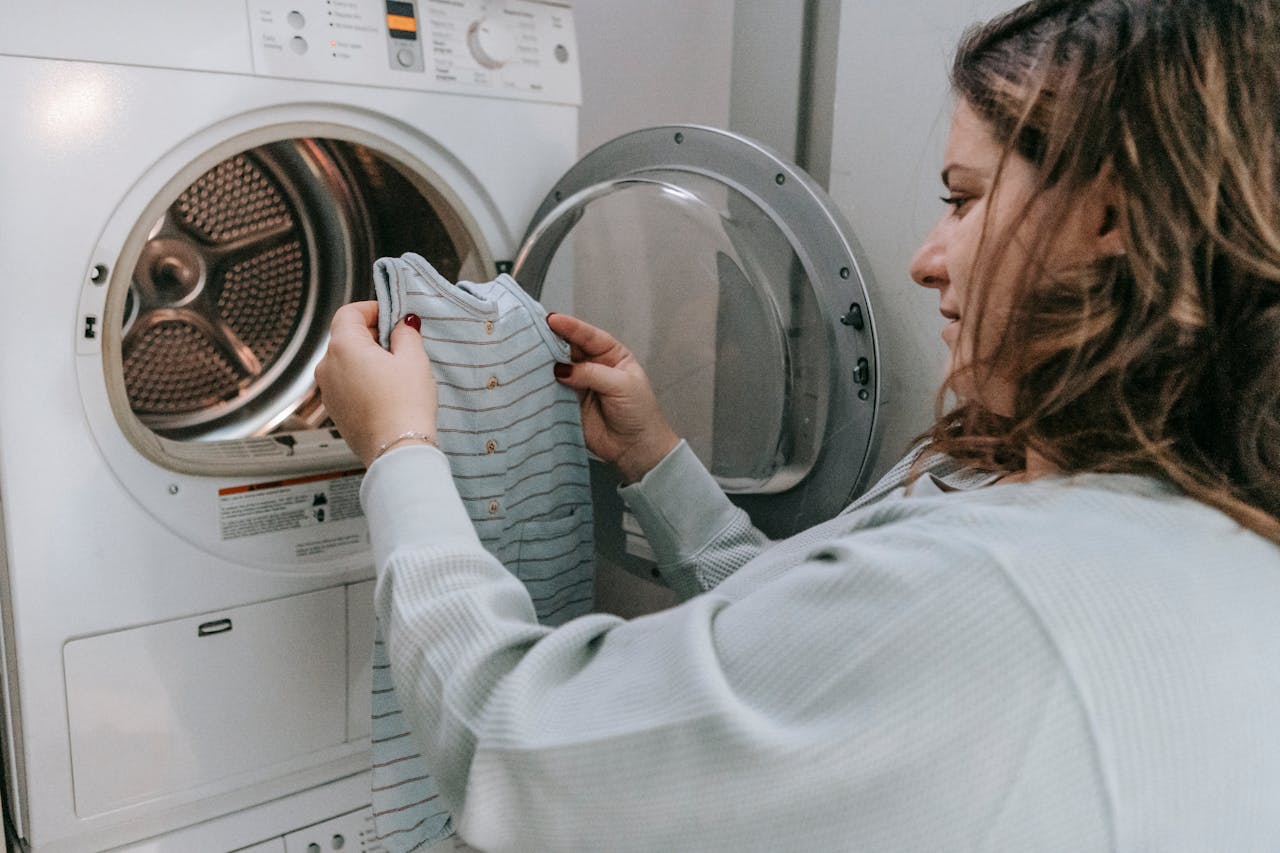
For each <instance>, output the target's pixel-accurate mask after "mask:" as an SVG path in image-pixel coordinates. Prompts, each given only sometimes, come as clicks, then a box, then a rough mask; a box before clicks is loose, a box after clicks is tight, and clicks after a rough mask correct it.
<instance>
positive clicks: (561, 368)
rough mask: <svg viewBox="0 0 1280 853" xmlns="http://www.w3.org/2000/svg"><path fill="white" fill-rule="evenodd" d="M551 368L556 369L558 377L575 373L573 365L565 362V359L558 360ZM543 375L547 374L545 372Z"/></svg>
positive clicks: (561, 377)
mask: <svg viewBox="0 0 1280 853" xmlns="http://www.w3.org/2000/svg"><path fill="white" fill-rule="evenodd" d="M551 369H552V370H553V371H555V374H556V378H557V379H564V378H565V377H566V376H568V375H569V374H570V373H573V365H572V364H565V363H564V362H563V361H557V362H556V366H555V367H553V368H551ZM543 375H544V376H545V375H546V374H545V373H544V374H543Z"/></svg>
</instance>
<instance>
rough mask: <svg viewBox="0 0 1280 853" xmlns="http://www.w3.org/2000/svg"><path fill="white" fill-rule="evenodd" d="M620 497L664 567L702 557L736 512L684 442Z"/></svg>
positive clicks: (622, 489) (621, 490)
mask: <svg viewBox="0 0 1280 853" xmlns="http://www.w3.org/2000/svg"><path fill="white" fill-rule="evenodd" d="M618 494H619V495H621V497H622V499H623V500H624V501H625V502H626V504H627V507H628V508H629V509H630V510H631V511H632V512H633V513H635V516H636V520H637V521H639V522H640V526H641V528H642V529H643V530H644V535H645V538H646V539H647V540H648V541H649V545H650V547H652V548H653V554H654V558H655V559H656V561H657V563H658V565H659V566H671V565H674V564H676V563H681V562H684V561H686V560H688V559H690V558H691V557H694V556H695V555H697V554H698V553H699V552H700V551H702V549H703V548H705V547H706V546H707V545H708V544H709V543H710V542H711V540H713V539H714V538H715V537H716V536H717V535H719V534H720V533H721V532H722V531H723V530H724V529H725V527H727V526H728V525H729V523H730V522H731V521H733V518H734V514H735V507H734V506H733V504H732V503H730V502H729V499H728V498H727V497H725V494H724V491H722V490H721V488H720V486H719V484H718V483H716V481H715V478H713V477H712V476H711V473H710V472H709V471H707V469H706V468H705V467H704V466H703V464H702V462H701V461H700V460H699V459H698V457H697V456H696V455H695V454H694V452H693V450H692V449H691V448H690V447H689V444H688V443H687V442H686V441H685V440H684V439H681V440H680V443H679V444H677V445H676V446H675V448H674V449H672V451H671V452H670V453H668V454H667V455H666V456H665V457H663V459H662V461H661V462H659V463H658V464H657V465H655V466H654V467H653V468H652V469H650V471H649V472H648V473H647V474H645V475H644V477H643V478H641V480H640V482H638V483H633V484H631V485H629V486H622V487H621V488H619V489H618Z"/></svg>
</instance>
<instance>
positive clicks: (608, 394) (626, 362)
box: [547, 314, 680, 483]
mask: <svg viewBox="0 0 1280 853" xmlns="http://www.w3.org/2000/svg"><path fill="white" fill-rule="evenodd" d="M547 325H548V326H550V327H551V331H553V332H555V333H556V334H557V335H559V336H560V337H562V338H564V339H565V340H567V341H568V342H569V345H570V348H571V354H572V358H573V362H574V363H573V364H572V365H567V364H557V365H556V378H557V379H558V380H559V381H560V382H561V383H563V384H565V385H568V386H569V387H570V388H573V389H574V390H576V391H577V392H578V400H579V401H580V406H581V408H582V432H583V436H584V438H585V439H586V442H587V449H588V450H590V451H591V452H592V453H594V454H595V455H596V456H598V457H600V458H601V459H603V460H604V461H606V462H610V463H612V464H613V465H614V467H616V468H617V469H618V473H619V474H621V475H622V481H623V483H634V482H637V481H638V480H639V479H640V478H641V477H643V476H644V475H645V474H646V473H648V471H649V469H651V468H653V466H655V465H657V464H658V463H659V462H661V461H662V459H663V457H664V456H666V455H667V454H668V453H670V452H671V449H672V448H674V447H675V446H676V444H678V443H679V441H680V438H679V436H677V435H676V434H675V431H674V430H672V429H671V425H670V424H669V423H667V419H666V417H664V416H663V414H662V408H661V407H660V406H659V405H658V398H657V397H655V396H654V393H653V386H651V385H650V384H649V377H647V376H646V375H645V372H644V369H643V368H642V367H640V363H639V362H638V361H636V358H635V356H633V355H632V354H631V351H630V350H628V349H627V348H626V347H624V346H623V345H622V344H620V343H618V342H617V341H616V340H615V339H614V338H613V336H612V335H610V334H609V333H608V332H606V331H604V330H603V329H598V328H596V327H595V326H592V325H591V324H589V323H585V322H583V321H582V320H579V319H577V318H576V317H571V316H569V315H568V314H550V315H548V316H547Z"/></svg>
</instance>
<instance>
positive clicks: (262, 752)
mask: <svg viewBox="0 0 1280 853" xmlns="http://www.w3.org/2000/svg"><path fill="white" fill-rule="evenodd" d="M578 73H579V71H578V67H577V45H576V43H575V39H574V31H573V22H572V11H571V9H570V8H569V7H568V6H567V5H566V4H564V3H560V2H552V0H411V1H410V2H405V0H386V2H383V0H325V2H323V3H322V2H320V0H247V2H246V0H210V2H206V3H201V4H173V3H162V2H159V0H122V2H119V3H113V4H99V3H88V2H81V3H73V2H65V1H64V2H48V3H38V4H37V3H27V4H23V5H22V6H21V7H20V8H16V9H12V10H10V17H9V20H8V21H7V22H6V27H5V28H4V29H3V31H0V76H2V77H3V79H4V80H5V81H6V85H5V86H4V87H3V89H2V90H0V186H3V187H4V188H5V189H4V192H3V193H0V234H3V235H4V238H3V243H2V244H0V333H3V340H4V346H5V347H7V348H8V353H9V356H8V357H7V358H5V359H4V360H3V362H2V363H0V521H2V522H3V536H4V539H3V541H4V549H3V557H4V563H3V567H2V568H3V571H0V594H2V599H0V601H2V610H0V615H2V616H3V632H2V633H0V656H2V657H3V664H4V665H3V676H4V677H3V681H2V682H0V685H2V687H3V704H4V729H3V738H2V739H0V744H2V751H3V754H4V771H5V786H4V799H5V819H6V827H7V830H8V832H9V834H10V835H11V838H12V842H11V843H12V844H13V845H14V846H15V848H16V849H20V850H30V851H39V853H88V851H104V850H117V851H132V852H133V853H143V851H147V853H168V852H169V851H184V853H186V851H213V852H214V853H217V851H231V850H253V851H255V853H260V851H273V853H281V851H283V853H297V852H298V851H307V853H313V851H316V850H329V849H334V850H336V849H348V850H350V849H355V850H369V851H373V850H376V849H377V845H376V843H375V842H374V841H373V839H372V837H371V835H370V830H369V827H368V824H367V819H368V817H369V812H368V803H369V779H368V772H367V770H368V764H369V732H370V726H369V688H370V678H369V661H370V654H371V644H372V631H373V626H372V624H371V623H372V580H371V578H372V575H373V570H372V566H371V563H370V557H369V553H368V535H367V530H366V526H365V522H364V519H363V518H362V516H361V510H360V507H359V503H358V488H359V482H360V477H361V475H362V471H361V470H360V468H359V463H358V462H357V460H356V459H355V457H354V455H352V454H351V452H350V451H349V449H348V448H347V447H346V445H345V443H344V442H343V441H342V439H341V436H340V435H338V434H337V433H336V432H335V431H334V430H333V429H332V427H331V426H330V425H329V423H328V422H327V420H326V416H325V413H324V409H323V405H322V403H321V401H319V399H318V398H317V395H316V393H315V389H314V386H313V382H312V371H313V368H314V365H315V363H316V362H317V361H318V359H319V358H320V357H321V355H322V353H323V350H324V347H325V345H326V342H327V334H326V333H327V326H328V321H329V317H330V316H331V315H332V313H333V311H334V310H336V308H337V307H338V306H339V305H341V304H343V303H344V302H347V301H350V300H352V299H359V298H365V297H367V296H368V294H369V287H370V273H369V270H370V265H371V263H372V260H373V259H375V258H376V257H379V256H384V255H396V254H400V253H403V252H405V251H410V250H412V251H416V252H419V253H420V254H423V255H425V256H426V257H427V258H428V260H429V261H430V262H431V263H432V264H433V265H435V266H436V267H437V268H438V269H440V270H441V271H442V272H443V273H444V274H445V275H447V276H449V277H451V278H455V279H457V278H470V279H475V280H487V279H489V278H492V277H493V276H494V275H495V274H496V273H497V272H499V271H506V270H507V269H508V268H509V267H511V266H513V265H514V268H515V275H516V277H517V280H519V281H521V282H522V283H523V284H524V285H525V286H526V288H528V289H529V290H530V291H531V292H532V293H533V294H534V295H535V296H538V297H540V298H541V299H542V300H543V301H544V303H545V304H547V306H548V307H549V308H551V309H552V310H566V311H573V312H575V313H577V314H579V315H580V316H583V317H585V318H586V319H588V320H591V321H593V322H597V323H599V324H600V325H602V326H604V327H606V328H608V329H610V330H611V331H613V332H615V334H617V335H618V337H620V338H621V339H622V340H624V341H626V342H627V343H628V344H629V345H630V346H631V347H632V349H633V350H635V351H636V352H637V354H638V355H639V356H640V358H641V359H642V362H643V363H645V364H646V367H647V369H648V370H649V372H650V375H651V376H652V377H653V379H654V382H655V385H656V386H657V390H658V392H659V395H660V398H661V399H662V401H663V403H664V405H665V406H666V408H667V409H668V412H669V413H670V415H671V417H672V419H673V421H674V422H675V424H676V426H677V428H678V429H679V430H680V431H681V432H682V434H684V435H686V436H687V437H688V438H689V440H690V443H691V444H692V445H693V447H694V448H695V449H696V451H697V452H698V453H699V454H700V455H701V456H702V458H703V460H704V461H705V462H706V463H707V464H708V466H709V467H710V469H711V470H712V472H713V473H714V474H715V475H716V476H717V477H718V478H719V480H720V482H721V483H722V484H723V485H724V486H725V488H726V491H728V492H729V493H730V494H731V496H732V497H733V498H734V499H735V500H737V501H738V502H739V503H741V504H742V505H743V506H744V507H746V508H747V509H748V511H749V512H751V513H752V515H753V517H754V518H755V519H756V521H757V523H758V524H760V525H761V526H762V527H764V528H765V529H766V530H767V531H769V532H770V533H771V534H775V535H783V534H785V533H788V532H791V531H792V530H794V529H797V528H799V527H802V526H805V525H807V524H810V523H812V522H814V521H817V520H819V519H821V518H825V517H827V516H829V515H831V514H832V513H834V512H835V511H836V510H838V509H839V508H840V507H841V506H843V504H844V503H845V502H846V501H847V500H848V498H849V497H850V496H851V495H853V494H855V493H856V492H857V491H858V490H859V489H860V488H861V486H862V485H863V484H864V482H865V480H866V478H867V476H868V475H869V473H870V468H871V464H870V461H869V460H871V459H872V457H873V456H874V453H875V449H876V445H877V438H878V434H879V426H878V422H879V414H878V408H877V407H878V403H879V389H880V375H881V361H880V357H879V352H878V349H877V343H876V337H875V334H874V316H873V315H874V312H873V307H872V305H871V304H870V303H869V297H868V293H869V290H868V286H867V284H868V282H867V277H868V276H867V267H866V264H865V262H864V261H863V260H862V258H861V257H860V253H859V250H858V248H857V245H856V241H855V240H854V239H853V238H852V236H851V235H850V234H849V230H848V227H847V226H846V225H845V224H844V223H843V220H842V219H841V217H840V215H839V213H838V212H837V211H836V210H835V208H834V207H833V206H832V205H831V203H830V202H829V201H827V200H826V198H825V196H824V195H823V194H822V192H821V190H820V189H818V187H817V186H816V185H815V184H814V183H813V182H812V181H811V180H810V179H809V178H808V177H807V176H806V175H805V174H804V173H803V172H801V171H800V170H799V169H797V168H796V167H794V166H792V165H790V164H789V163H786V162H784V161H783V160H781V159H780V158H778V157H777V156H776V155H774V154H773V153H771V152H770V151H768V150H767V149H765V148H763V147H761V146H759V145H757V144H755V143H752V142H751V141H749V140H746V139H743V138H741V137H739V136H736V135H734V134H731V133H727V132H724V131H718V130H713V129H708V128H699V127H668V128H654V129H650V130H646V131H640V132H638V133H635V134H630V135H628V136H625V137H623V138H621V139H619V140H616V141H615V142H613V143H610V144H609V145H606V146H604V147H603V148H601V149H599V150H597V151H596V152H593V153H592V154H590V155H588V157H587V158H585V159H584V160H582V161H581V162H580V163H577V164H576V165H575V163H574V160H575V156H576V155H575V151H576V144H577V138H576V137H577V104H578V102H579V97H580V96H579V82H578ZM548 188H550V191H549V192H548ZM530 223H532V224H530ZM522 234H523V235H524V238H525V239H521V235H522ZM593 481H594V483H595V486H596V489H595V496H596V499H597V505H598V511H597V519H598V529H597V540H598V541H600V542H601V543H602V544H601V549H602V553H601V555H600V558H601V559H602V560H610V561H614V562H616V563H617V564H619V565H621V566H622V567H623V568H625V569H627V570H629V571H632V572H636V573H638V574H641V575H646V576H647V575H648V574H649V573H650V572H651V571H652V565H651V563H650V562H649V561H648V556H649V554H648V550H647V545H646V543H645V542H644V539H643V536H642V535H641V534H640V533H639V531H638V530H637V529H635V525H634V524H633V523H632V522H631V520H630V519H629V517H628V516H627V514H626V512H625V511H624V510H623V508H622V507H621V505H620V503H619V502H618V500H617V497H616V493H615V492H614V490H613V488H612V487H613V485H614V484H613V482H612V481H611V479H610V475H609V474H608V472H607V471H606V470H604V467H603V466H594V467H593ZM313 845H314V846H313Z"/></svg>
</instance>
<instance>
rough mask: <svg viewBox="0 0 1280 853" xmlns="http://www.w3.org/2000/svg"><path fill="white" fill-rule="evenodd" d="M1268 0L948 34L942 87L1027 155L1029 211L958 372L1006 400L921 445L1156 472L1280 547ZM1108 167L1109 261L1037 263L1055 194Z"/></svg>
mask: <svg viewBox="0 0 1280 853" xmlns="http://www.w3.org/2000/svg"><path fill="white" fill-rule="evenodd" d="M1278 2H1280V0H1077V2H1066V0H1034V2H1030V3H1027V4H1025V5H1023V6H1021V7H1019V8H1018V9H1015V10H1014V11H1012V12H1010V13H1008V14H1006V15H1003V16H1001V17H999V18H997V19H995V20H993V21H991V22H990V23H988V24H986V25H983V26H979V27H976V28H974V29H972V30H970V31H969V32H968V33H967V34H966V35H965V37H964V38H963V40H962V42H961V44H960V46H959V49H958V51H957V55H956V58H955V62H954V66H953V69H952V84H953V88H954V90H955V93H956V95H957V97H959V98H962V99H963V100H964V101H965V102H966V103H968V104H969V105H970V106H971V107H972V108H973V109H974V110H975V112H976V113H977V114H978V115H979V116H981V117H982V118H983V119H984V120H985V122H986V123H987V124H988V125H989V127H990V129H991V130H992V132H993V134H994V136H995V138H996V139H997V141H998V142H999V143H1001V144H1002V145H1003V146H1004V147H1005V155H1004V157H1005V161H1002V162H1007V160H1008V158H1010V157H1020V158H1023V159H1025V160H1027V161H1028V162H1030V163H1031V164H1032V165H1033V166H1034V167H1035V175H1036V182H1037V186H1036V188H1035V190H1036V191H1035V193H1034V194H1033V196H1034V198H1035V199H1036V203H1037V204H1038V205H1039V206H1038V208H1037V209H1038V210H1039V211H1041V215H1039V216H1038V218H1037V219H1036V220H1035V222H1036V223H1037V225H1036V228H1035V235H1034V237H1033V238H1032V240H1031V242H1030V244H1029V248H1028V251H1027V256H1028V258H1030V260H1029V261H1028V262H1027V263H1026V264H1024V265H1023V266H1022V269H1021V273H1020V274H1019V275H1018V276H1017V277H1016V279H1017V280H1016V281H1013V282H1002V283H1001V287H1005V286H1008V287H1011V288H1012V293H1013V294H1014V296H1013V308H1012V312H1011V314H1010V321H1009V322H1008V323H1007V325H1006V327H1005V328H1004V329H1002V330H1000V331H999V333H998V335H997V339H996V340H993V341H991V342H990V343H991V344H992V345H991V346H989V347H987V348H982V347H975V350H974V351H975V352H982V353H989V354H990V355H989V357H984V359H983V360H982V361H981V362H980V363H977V364H975V365H973V366H972V367H971V368H968V369H970V370H972V371H973V373H974V377H973V379H976V381H977V383H978V385H977V387H978V388H979V389H981V387H982V386H981V382H983V381H990V380H991V378H992V377H993V376H994V375H996V374H997V373H998V374H999V375H1001V376H1004V377H1009V376H1012V377H1016V378H1015V379H1014V385H1015V388H1014V401H1013V407H1012V412H1008V413H1002V414H1000V415H997V414H995V413H993V412H991V411H988V410H986V409H984V408H983V407H982V405H981V404H980V403H978V402H976V401H975V400H976V399H979V398H981V396H982V394H981V393H980V391H979V393H977V394H974V395H973V396H972V397H971V398H970V399H969V401H967V402H966V401H964V400H961V402H960V404H959V405H958V406H957V407H956V408H954V409H952V410H951V411H949V412H947V413H946V414H944V415H942V416H941V417H940V418H939V420H938V422H937V423H936V424H935V426H934V428H933V430H932V431H931V432H930V433H929V434H928V435H929V438H931V440H932V441H933V449H934V450H937V451H940V452H943V453H946V454H949V455H951V456H954V457H956V458H958V459H960V460H963V461H965V462H967V463H969V464H971V465H974V466H976V467H980V468H984V469H987V470H992V471H1007V472H1014V471H1017V470H1019V469H1021V468H1022V467H1023V466H1024V465H1025V460H1026V454H1027V452H1028V451H1031V450H1034V451H1035V452H1036V453H1038V454H1040V455H1042V456H1043V457H1045V458H1046V459H1047V460H1048V461H1049V462H1051V463H1053V464H1055V465H1056V466H1057V467H1058V468H1060V469H1061V470H1063V471H1064V472H1068V473H1074V472H1084V471H1099V472H1127V473H1136V474H1144V475H1153V476H1157V477H1159V478H1162V479H1164V480H1166V481H1168V482H1171V483H1173V484H1174V485H1176V486H1177V487H1178V488H1179V489H1180V490H1182V491H1183V492H1184V493H1186V494H1188V495H1190V496H1192V497H1194V498H1196V499H1198V500H1200V501H1203V502H1204V503H1206V504H1209V505H1211V506H1214V507H1217V508H1219V509H1221V510H1222V511H1223V512H1225V513H1227V514H1228V515H1230V516H1231V517H1233V518H1234V519H1236V520H1237V521H1238V522H1240V523H1241V524H1242V525H1244V526H1246V527H1248V528H1250V529H1252V530H1254V531H1257V532H1258V533H1260V534H1262V535H1263V536H1266V537H1268V538H1270V539H1272V540H1274V541H1277V542H1280V184H1278V181H1280V127H1278V125H1280V8H1278ZM999 178H1000V176H999V173H997V177H996V180H997V182H998V181H999ZM1104 179H1105V180H1106V181H1108V182H1110V186H1113V187H1114V189H1115V191H1116V192H1115V198H1117V199H1118V202H1117V209H1115V210H1114V214H1115V215H1114V218H1113V219H1112V223H1113V224H1114V226H1115V227H1118V228H1121V229H1122V239H1123V242H1124V247H1125V254H1124V255H1123V256H1121V257H1117V258H1109V259H1105V260H1104V261H1100V262H1098V263H1096V264H1095V265H1093V266H1092V267H1090V268H1089V269H1087V270H1073V271H1070V272H1069V273H1067V272H1063V271H1056V272H1054V271H1050V270H1048V269H1046V268H1045V262H1044V261H1043V259H1044V258H1046V257H1049V256H1050V255H1051V247H1052V245H1053V239H1054V235H1055V234H1057V233H1059V232H1060V230H1061V229H1062V227H1063V225H1064V223H1065V222H1066V221H1067V217H1068V216H1069V214H1070V200H1071V198H1072V197H1073V195H1075V194H1077V193H1080V192H1084V191H1086V190H1087V189H1088V188H1089V187H1091V186H1095V185H1096V183H1097V182H1098V181H1099V180H1104ZM1029 212H1030V211H1029V210H1028V213H1029ZM993 236H994V235H991V234H989V233H986V229H984V237H983V243H984V246H983V250H982V251H981V252H980V253H979V254H980V255H983V254H986V255H988V256H989V255H990V254H992V253H996V254H999V253H1000V252H1002V251H1003V250H1002V249H1001V248H1000V247H999V246H996V245H994V244H995V243H996V242H997V241H996V240H995V239H992V238H993ZM987 244H992V245H987ZM983 266H984V267H985V268H991V267H989V266H986V264H985V263H984V265H983ZM974 274H975V275H976V276H980V275H981V270H980V269H979V268H978V267H977V266H975V269H974ZM978 290H979V291H981V292H985V291H988V290H989V288H978ZM975 298H976V299H978V300H979V304H977V305H972V306H967V307H966V308H965V311H964V313H965V315H966V316H975V317H977V316H982V314H981V311H982V307H983V306H982V304H981V300H982V299H983V297H982V295H981V293H980V294H979V295H978V296H977V297H975ZM975 310H976V311H977V313H975ZM979 333H981V331H980V330H979ZM954 380H955V377H954V376H953V377H952V379H951V381H950V382H949V389H948V388H944V394H945V393H946V392H947V391H948V390H954ZM969 384H970V385H971V386H972V384H973V382H972V381H971V382H970V383H969ZM940 399H942V398H940Z"/></svg>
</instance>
